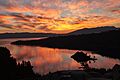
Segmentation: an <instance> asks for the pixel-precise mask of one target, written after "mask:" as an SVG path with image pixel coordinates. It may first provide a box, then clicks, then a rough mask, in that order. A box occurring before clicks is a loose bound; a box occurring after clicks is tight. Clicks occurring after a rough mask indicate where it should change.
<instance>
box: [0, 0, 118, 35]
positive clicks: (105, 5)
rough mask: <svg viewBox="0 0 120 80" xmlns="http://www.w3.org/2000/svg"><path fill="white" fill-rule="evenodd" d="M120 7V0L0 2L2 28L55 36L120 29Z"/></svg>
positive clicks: (25, 0)
mask: <svg viewBox="0 0 120 80" xmlns="http://www.w3.org/2000/svg"><path fill="white" fill-rule="evenodd" d="M119 4H120V0H0V18H1V20H0V27H2V28H9V29H11V30H14V31H16V32H17V30H16V29H20V30H19V31H23V32H24V31H25V32H52V33H67V32H71V31H74V30H77V29H82V28H88V27H96V26H105V25H112V26H117V27H119V26H120V25H119V23H120V5H119ZM96 16H98V17H96ZM93 23H94V24H93ZM2 28H1V29H2ZM2 31H3V30H2ZM3 32H4V31H3Z"/></svg>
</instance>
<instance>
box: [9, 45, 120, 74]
mask: <svg viewBox="0 0 120 80" xmlns="http://www.w3.org/2000/svg"><path fill="white" fill-rule="evenodd" d="M7 47H8V49H10V51H11V53H12V54H13V56H14V57H16V59H17V60H18V61H22V60H30V61H31V63H32V65H33V66H34V71H35V72H39V73H41V74H45V73H48V72H55V71H60V70H73V69H78V67H80V66H81V65H80V64H79V63H77V62H76V61H74V60H73V59H72V58H70V57H71V55H73V54H74V53H75V52H76V50H66V49H52V48H45V47H30V46H13V45H9V46H7ZM86 53H88V55H92V57H93V56H96V58H97V59H98V60H96V62H95V63H94V62H92V63H91V64H89V66H90V67H95V68H111V67H113V66H114V64H116V63H118V64H119V63H120V61H119V60H116V59H111V58H106V57H102V56H100V55H97V54H92V53H91V52H90V51H87V52H86Z"/></svg>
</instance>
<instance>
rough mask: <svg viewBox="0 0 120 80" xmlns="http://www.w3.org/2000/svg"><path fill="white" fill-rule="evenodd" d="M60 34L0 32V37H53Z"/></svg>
mask: <svg viewBox="0 0 120 80" xmlns="http://www.w3.org/2000/svg"><path fill="white" fill-rule="evenodd" d="M55 36H61V35H60V34H52V33H4V34H0V39H6V38H39V37H55Z"/></svg>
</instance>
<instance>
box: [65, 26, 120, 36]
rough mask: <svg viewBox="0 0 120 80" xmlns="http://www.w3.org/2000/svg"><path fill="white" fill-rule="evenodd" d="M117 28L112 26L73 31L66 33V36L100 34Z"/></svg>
mask: <svg viewBox="0 0 120 80" xmlns="http://www.w3.org/2000/svg"><path fill="white" fill-rule="evenodd" d="M118 29H119V28H116V27H114V26H102V27H96V28H84V29H80V30H77V31H73V32H71V33H68V34H67V35H81V34H92V33H101V32H106V31H111V30H118Z"/></svg>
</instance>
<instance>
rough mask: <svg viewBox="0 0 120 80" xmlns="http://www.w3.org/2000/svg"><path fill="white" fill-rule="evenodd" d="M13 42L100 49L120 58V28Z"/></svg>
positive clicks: (91, 49) (103, 53)
mask: <svg viewBox="0 0 120 80" xmlns="http://www.w3.org/2000/svg"><path fill="white" fill-rule="evenodd" d="M12 44H15V45H29V46H44V47H52V48H63V49H77V50H89V51H98V52H99V53H100V54H101V55H103V56H109V57H113V58H119V59H120V54H119V53H120V30H115V31H114V30H113V31H108V32H102V33H93V34H84V35H76V36H61V37H51V38H46V39H42V40H27V41H16V42H13V43H12Z"/></svg>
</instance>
